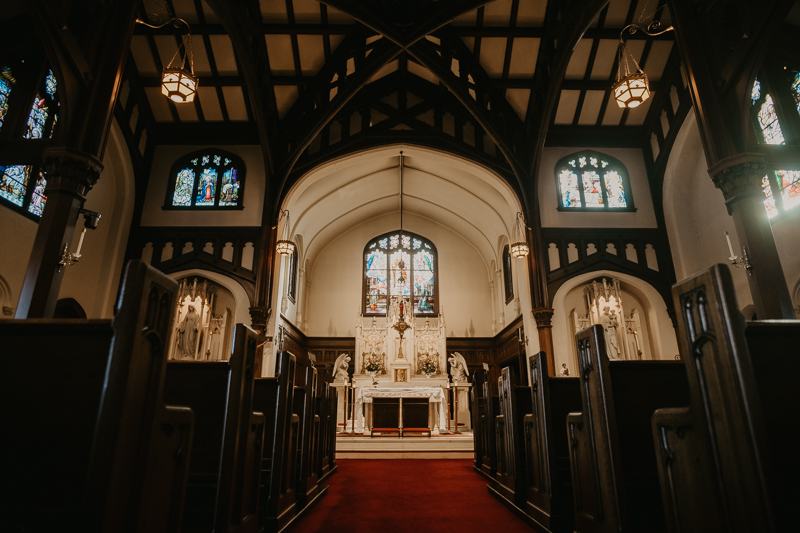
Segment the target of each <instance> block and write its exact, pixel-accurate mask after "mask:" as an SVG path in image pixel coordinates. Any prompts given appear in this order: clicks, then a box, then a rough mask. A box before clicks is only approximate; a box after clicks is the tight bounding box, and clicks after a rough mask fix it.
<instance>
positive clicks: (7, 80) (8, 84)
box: [0, 66, 17, 129]
mask: <svg viewBox="0 0 800 533" xmlns="http://www.w3.org/2000/svg"><path fill="white" fill-rule="evenodd" d="M16 82H17V80H16V79H14V74H13V73H12V72H11V67H2V66H0V129H2V128H3V121H4V120H5V118H6V115H7V114H8V98H9V96H11V89H12V88H13V87H14V84H15V83H16Z"/></svg>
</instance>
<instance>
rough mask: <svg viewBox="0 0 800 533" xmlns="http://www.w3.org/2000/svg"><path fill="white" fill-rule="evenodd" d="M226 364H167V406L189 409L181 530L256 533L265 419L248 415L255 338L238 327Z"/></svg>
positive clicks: (216, 362)
mask: <svg viewBox="0 0 800 533" xmlns="http://www.w3.org/2000/svg"><path fill="white" fill-rule="evenodd" d="M233 344H234V348H233V352H232V353H231V357H230V359H229V360H228V361H170V362H169V363H167V376H166V382H165V384H164V397H165V398H166V399H167V401H168V402H172V403H179V404H185V405H189V406H190V407H191V408H192V410H193V411H194V413H195V417H196V418H195V421H196V425H195V435H194V442H193V446H192V454H191V462H190V467H189V485H188V487H187V490H186V506H185V510H184V520H183V531H185V532H187V533H194V532H198V533H208V532H210V531H215V532H220V531H222V532H229V531H236V532H239V533H247V532H254V531H257V526H258V520H257V508H258V490H259V476H258V475H257V472H258V469H259V466H258V464H259V460H260V457H261V456H262V446H263V434H264V415H263V414H262V413H260V412H259V413H254V412H253V411H252V398H253V370H254V363H255V355H256V349H257V346H258V334H257V333H256V332H254V331H253V330H251V329H250V328H248V327H247V326H245V325H243V324H237V326H236V329H235V332H234V343H233Z"/></svg>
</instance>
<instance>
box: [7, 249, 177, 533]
mask: <svg viewBox="0 0 800 533" xmlns="http://www.w3.org/2000/svg"><path fill="white" fill-rule="evenodd" d="M176 293H177V283H176V282H175V281H174V280H173V279H171V278H169V277H168V276H165V275H163V274H161V273H160V272H158V271H157V270H155V269H153V268H150V267H148V266H147V265H145V264H144V263H142V262H140V261H134V262H131V263H129V264H128V266H127V269H126V272H125V278H124V281H123V284H122V290H121V293H120V294H121V296H120V299H119V302H118V304H117V307H116V313H115V316H114V319H113V320H52V319H31V320H0V343H1V345H2V359H1V361H2V365H3V370H2V376H3V377H2V383H1V384H0V399H1V401H2V404H3V415H2V420H1V421H0V423H2V432H3V439H2V442H3V444H2V454H3V457H5V458H6V461H5V467H4V469H3V474H2V478H3V486H5V487H6V489H7V490H6V491H4V492H5V496H4V497H3V498H2V500H0V529H2V530H3V531H22V530H24V531H81V532H100V531H103V532H118V531H125V532H127V531H176V530H177V527H179V525H180V508H181V505H182V494H183V483H184V478H183V477H182V474H183V472H184V471H185V461H186V457H187V456H186V455H184V456H180V455H178V456H176V453H178V454H179V452H180V450H181V449H188V447H189V446H190V445H191V432H192V413H191V412H190V411H187V410H185V409H178V408H167V409H165V408H164V405H163V404H164V401H163V396H162V387H163V383H164V372H165V365H166V353H167V346H168V339H169V335H170V331H171V328H172V323H173V320H174V313H175V308H176V305H175V297H176ZM173 424H174V425H175V426H176V427H180V428H181V429H180V438H170V437H168V436H166V435H165V432H164V428H165V425H166V426H171V425H173ZM184 447H185V448H184ZM162 457H170V458H173V457H174V459H172V465H171V468H170V469H161V468H160V466H159V465H160V463H161V460H160V458H162ZM152 483H158V484H159V485H160V486H162V487H168V488H169V490H168V491H167V492H168V494H164V499H162V500H159V501H154V500H153V499H152V498H150V495H151V490H152V489H151V485H152ZM148 513H150V514H148Z"/></svg>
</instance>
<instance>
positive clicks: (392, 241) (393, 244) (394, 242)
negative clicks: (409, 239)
mask: <svg viewBox="0 0 800 533" xmlns="http://www.w3.org/2000/svg"><path fill="white" fill-rule="evenodd" d="M399 244H400V236H399V235H392V236H391V237H389V248H397V246H398V245H399Z"/></svg>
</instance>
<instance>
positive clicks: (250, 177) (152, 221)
mask: <svg viewBox="0 0 800 533" xmlns="http://www.w3.org/2000/svg"><path fill="white" fill-rule="evenodd" d="M216 146H218V147H219V148H221V149H223V150H227V151H228V152H232V153H234V154H236V155H238V156H239V157H241V158H242V159H243V160H244V164H245V166H246V173H245V183H244V194H243V195H242V202H243V204H242V205H243V206H244V209H242V210H231V211H222V210H216V211H214V210H210V211H195V210H191V211H182V210H170V209H163V208H162V207H163V206H164V200H165V198H166V194H167V186H168V184H169V180H170V179H171V176H170V170H172V165H173V163H175V160H176V159H178V158H179V157H181V156H183V155H186V154H188V153H191V152H194V151H197V150H201V149H203V148H205V147H203V146H159V147H157V148H156V151H155V154H154V155H153V166H152V169H151V171H150V182H149V184H148V186H147V198H146V200H145V204H144V209H143V211H142V226H258V225H259V224H261V211H262V207H263V205H264V181H265V177H264V156H263V155H262V153H261V148H260V147H259V146H258V145H253V146H226V145H222V144H220V145H216Z"/></svg>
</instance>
